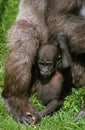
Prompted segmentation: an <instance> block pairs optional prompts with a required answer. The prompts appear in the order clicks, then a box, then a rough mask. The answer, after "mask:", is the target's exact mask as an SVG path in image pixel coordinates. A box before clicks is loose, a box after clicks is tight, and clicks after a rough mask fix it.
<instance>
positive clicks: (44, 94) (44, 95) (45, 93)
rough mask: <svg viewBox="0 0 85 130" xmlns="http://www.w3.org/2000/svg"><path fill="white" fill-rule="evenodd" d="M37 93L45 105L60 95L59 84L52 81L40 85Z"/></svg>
mask: <svg viewBox="0 0 85 130" xmlns="http://www.w3.org/2000/svg"><path fill="white" fill-rule="evenodd" d="M37 95H38V98H39V100H41V102H42V103H43V104H44V105H47V104H48V103H49V102H50V101H52V100H53V99H56V98H59V97H60V94H59V93H58V88H57V86H53V85H52V84H50V83H49V84H46V85H41V86H38V87H37Z"/></svg>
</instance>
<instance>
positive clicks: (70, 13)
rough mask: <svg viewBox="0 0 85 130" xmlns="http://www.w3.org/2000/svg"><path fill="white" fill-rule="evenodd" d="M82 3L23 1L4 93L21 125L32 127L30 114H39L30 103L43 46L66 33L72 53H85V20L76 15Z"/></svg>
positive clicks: (11, 42) (14, 28)
mask: <svg viewBox="0 0 85 130" xmlns="http://www.w3.org/2000/svg"><path fill="white" fill-rule="evenodd" d="M81 3H82V0H81V1H80V0H79V1H78V0H34V1H31V0H21V1H20V9H19V12H18V15H17V18H16V21H15V22H14V24H13V25H12V27H11V28H10V30H9V31H8V38H7V40H8V51H9V55H8V57H7V59H6V62H5V74H4V75H5V76H4V77H5V78H4V88H3V92H2V96H3V98H4V103H5V106H6V108H7V110H8V112H9V113H10V114H11V115H12V116H13V117H14V118H15V119H16V121H17V122H19V123H24V124H30V122H31V121H32V116H30V114H31V115H33V114H34V113H35V112H36V110H35V109H34V107H33V106H32V105H31V104H30V103H29V102H28V97H29V93H28V89H29V88H30V82H31V69H32V65H33V64H34V63H35V61H36V58H35V57H36V55H37V51H38V47H39V45H40V43H46V42H47V41H48V36H49V37H50V36H51V35H55V34H58V33H59V32H62V33H64V34H65V35H66V36H67V37H68V39H69V47H70V51H71V52H73V53H75V54H79V53H85V20H84V19H83V18H81V17H80V16H77V14H78V13H76V12H79V10H80V6H81ZM75 8H76V10H75ZM48 34H49V35H48ZM27 113H30V114H27Z"/></svg>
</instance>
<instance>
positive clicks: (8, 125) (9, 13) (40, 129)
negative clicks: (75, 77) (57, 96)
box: [0, 0, 85, 130]
mask: <svg viewBox="0 0 85 130" xmlns="http://www.w3.org/2000/svg"><path fill="white" fill-rule="evenodd" d="M2 1H4V2H6V0H0V5H1V2H2ZM18 3H19V0H16V1H12V0H8V1H7V3H6V6H5V10H4V11H3V10H1V7H2V6H0V11H2V12H0V16H3V17H2V19H1V22H2V25H1V23H0V31H1V32H0V93H1V91H2V88H3V87H2V86H3V77H4V67H3V64H4V59H5V56H6V54H7V51H6V32H7V30H8V28H9V27H10V25H11V24H12V23H13V21H14V19H15V17H16V13H17V9H18ZM84 93H85V88H80V89H78V90H75V89H73V90H72V93H71V94H70V95H69V96H68V97H66V99H65V101H64V104H63V107H62V108H61V109H60V110H59V111H58V112H54V114H53V115H52V116H47V117H45V118H43V119H42V120H41V122H40V123H39V124H38V126H37V128H36V129H37V130H85V119H80V120H79V121H77V122H75V120H74V116H75V115H76V113H77V112H78V110H79V109H80V105H81V100H82V95H83V94H84ZM30 102H32V103H33V104H34V105H35V106H36V107H38V108H40V109H42V108H43V106H42V105H41V104H40V103H39V101H38V100H37V98H36V95H34V96H33V97H32V98H31V99H30ZM0 130H33V127H32V125H30V126H25V125H20V124H17V123H16V122H15V121H14V120H13V119H12V117H11V116H10V115H9V114H8V112H7V111H6V109H5V107H4V104H3V101H2V98H1V96H0Z"/></svg>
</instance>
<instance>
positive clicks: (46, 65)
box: [33, 35, 71, 123]
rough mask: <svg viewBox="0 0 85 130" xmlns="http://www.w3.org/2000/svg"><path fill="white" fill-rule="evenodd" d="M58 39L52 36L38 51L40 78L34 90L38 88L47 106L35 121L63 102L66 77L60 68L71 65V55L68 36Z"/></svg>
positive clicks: (41, 99)
mask: <svg viewBox="0 0 85 130" xmlns="http://www.w3.org/2000/svg"><path fill="white" fill-rule="evenodd" d="M57 39H58V42H57V40H56V39H55V38H51V39H50V40H49V43H50V44H48V43H47V44H45V45H42V46H41V47H40V49H39V52H38V60H37V66H38V80H37V81H36V82H35V83H34V85H33V90H34V89H36V92H37V95H38V98H39V100H40V101H41V102H42V103H43V104H44V105H46V107H45V108H44V109H43V110H41V111H40V112H38V113H37V114H36V116H35V119H34V123H36V122H37V121H38V120H39V119H41V118H42V117H43V116H46V115H47V114H50V113H52V112H53V111H54V110H56V109H59V108H60V107H61V105H62V103H63V100H62V98H61V96H62V87H63V83H64V79H63V76H62V74H61V73H60V72H59V69H60V68H61V67H60V66H63V68H67V67H69V66H71V57H70V54H69V52H68V48H67V45H66V38H65V37H64V36H63V35H58V38H57ZM60 50H61V51H60ZM60 58H61V60H59V59H60ZM61 61H62V62H61Z"/></svg>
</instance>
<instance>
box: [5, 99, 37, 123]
mask: <svg viewBox="0 0 85 130" xmlns="http://www.w3.org/2000/svg"><path fill="white" fill-rule="evenodd" d="M4 104H5V106H6V108H7V110H8V112H9V113H10V115H11V116H12V117H13V118H14V119H15V120H16V121H17V122H18V123H21V124H25V125H29V124H31V123H33V122H34V120H33V116H34V115H35V113H36V112H37V110H36V109H35V107H34V106H32V105H31V104H30V103H28V101H27V98H20V97H19V98H18V97H10V98H6V99H4Z"/></svg>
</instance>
